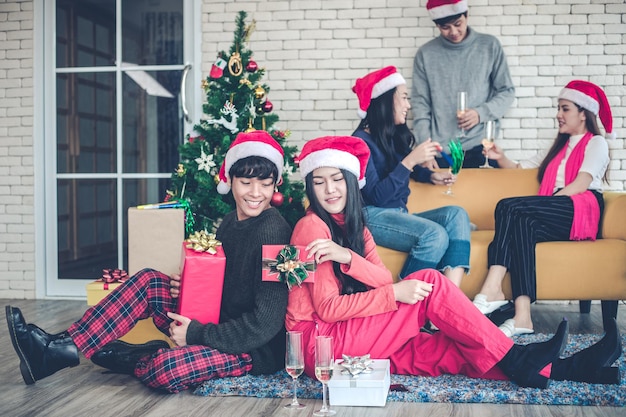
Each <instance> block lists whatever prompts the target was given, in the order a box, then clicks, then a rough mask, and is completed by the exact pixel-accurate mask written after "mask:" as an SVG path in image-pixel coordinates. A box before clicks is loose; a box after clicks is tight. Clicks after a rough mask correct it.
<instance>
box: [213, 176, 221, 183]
mask: <svg viewBox="0 0 626 417" xmlns="http://www.w3.org/2000/svg"><path fill="white" fill-rule="evenodd" d="M213 181H215V185H217V184H219V183H220V174H215V176H214V177H213Z"/></svg>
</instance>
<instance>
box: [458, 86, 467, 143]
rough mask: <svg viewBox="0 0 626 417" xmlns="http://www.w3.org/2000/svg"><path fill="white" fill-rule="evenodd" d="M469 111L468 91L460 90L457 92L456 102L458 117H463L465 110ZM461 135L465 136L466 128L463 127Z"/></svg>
mask: <svg viewBox="0 0 626 417" xmlns="http://www.w3.org/2000/svg"><path fill="white" fill-rule="evenodd" d="M466 111H467V92H466V91H459V93H458V94H457V102H456V117H457V120H458V118H460V117H463V115H465V112H466ZM460 137H462V138H464V137H465V129H463V128H461V135H460Z"/></svg>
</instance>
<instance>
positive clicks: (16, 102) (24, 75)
mask: <svg viewBox="0 0 626 417" xmlns="http://www.w3.org/2000/svg"><path fill="white" fill-rule="evenodd" d="M32 29H33V3H32V1H24V2H16V1H0V298H34V296H35V263H34V253H35V243H34V242H35V229H34V205H33V200H34V198H33V196H34V174H33V172H34V169H33V117H34V115H33V49H32V48H33V31H32Z"/></svg>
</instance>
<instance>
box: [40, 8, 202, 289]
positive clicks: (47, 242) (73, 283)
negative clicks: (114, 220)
mask: <svg viewBox="0 0 626 417" xmlns="http://www.w3.org/2000/svg"><path fill="white" fill-rule="evenodd" d="M121 1H122V0H116V2H117V5H118V7H117V11H116V14H117V16H118V20H119V15H120V13H121V12H120V7H119V6H120V5H121ZM126 1H128V0H126ZM131 1H132V0H131ZM201 3H202V0H183V25H184V30H185V32H184V44H183V55H184V58H185V59H184V63H183V66H184V65H186V64H191V70H190V71H189V73H188V76H187V81H186V85H185V95H186V97H187V108H188V110H189V117H190V120H191V122H190V123H189V122H184V132H185V133H189V132H191V131H192V130H193V123H194V121H197V120H199V116H200V114H201V112H202V94H201V91H200V89H199V88H198V83H199V81H200V77H201V76H202V68H201V65H202V56H201V53H202V50H201V42H202V31H201V28H202V26H201V5H202V4H201ZM55 10H56V2H55V1H48V0H34V3H33V21H34V27H33V38H34V40H33V51H34V53H33V55H34V56H33V111H34V117H33V165H34V190H35V191H34V203H33V206H34V224H35V242H34V247H35V254H34V262H35V297H36V298H38V299H43V298H59V299H80V298H85V297H86V289H85V285H86V284H87V283H89V282H92V281H93V280H94V279H97V278H98V277H89V278H87V279H84V280H79V279H71V280H70V279H64V280H61V279H59V278H58V264H57V262H58V261H57V259H58V254H57V250H58V247H57V209H56V207H57V196H56V182H57V170H56V132H57V129H56V94H55V93H56V63H55V57H56V36H55V22H56V13H55ZM116 38H118V37H116ZM117 41H118V44H119V39H117ZM117 50H119V49H117ZM120 61H121V60H120ZM116 67H117V74H118V77H121V72H120V69H119V68H120V67H121V62H119V63H118V64H117V65H116ZM117 100H118V102H117V103H118V106H117V107H118V110H117V111H118V114H119V103H120V100H121V98H120V97H119V94H118V98H117ZM116 120H118V122H119V118H116ZM118 132H119V130H118ZM154 175H155V174H145V175H143V174H142V175H138V174H130V175H129V177H131V178H132V177H138V176H139V177H141V178H151V177H154ZM156 175H158V174H156ZM125 178H126V177H125ZM118 182H119V180H118ZM119 192H120V191H119V189H118V193H119ZM121 204H122V200H121V199H118V217H119V214H120V211H121V209H120V207H121ZM119 220H120V221H118V232H120V231H121V230H122V229H121V227H122V226H121V224H123V222H122V221H121V218H120V219H119Z"/></svg>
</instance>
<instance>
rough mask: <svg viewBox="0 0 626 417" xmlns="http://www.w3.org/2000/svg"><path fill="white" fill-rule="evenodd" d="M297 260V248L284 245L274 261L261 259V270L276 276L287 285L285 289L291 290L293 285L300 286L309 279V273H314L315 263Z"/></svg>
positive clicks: (298, 256)
mask: <svg viewBox="0 0 626 417" xmlns="http://www.w3.org/2000/svg"><path fill="white" fill-rule="evenodd" d="M299 258H300V251H299V250H298V248H296V247H295V246H293V245H285V247H284V248H282V249H281V250H280V251H279V252H278V255H276V259H267V258H263V269H269V274H277V275H278V280H279V281H280V282H284V283H285V284H287V288H288V289H289V290H291V288H292V287H293V286H294V285H297V286H300V285H302V283H303V282H304V280H306V279H307V278H308V277H309V271H315V262H304V261H301V260H300V259H299Z"/></svg>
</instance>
